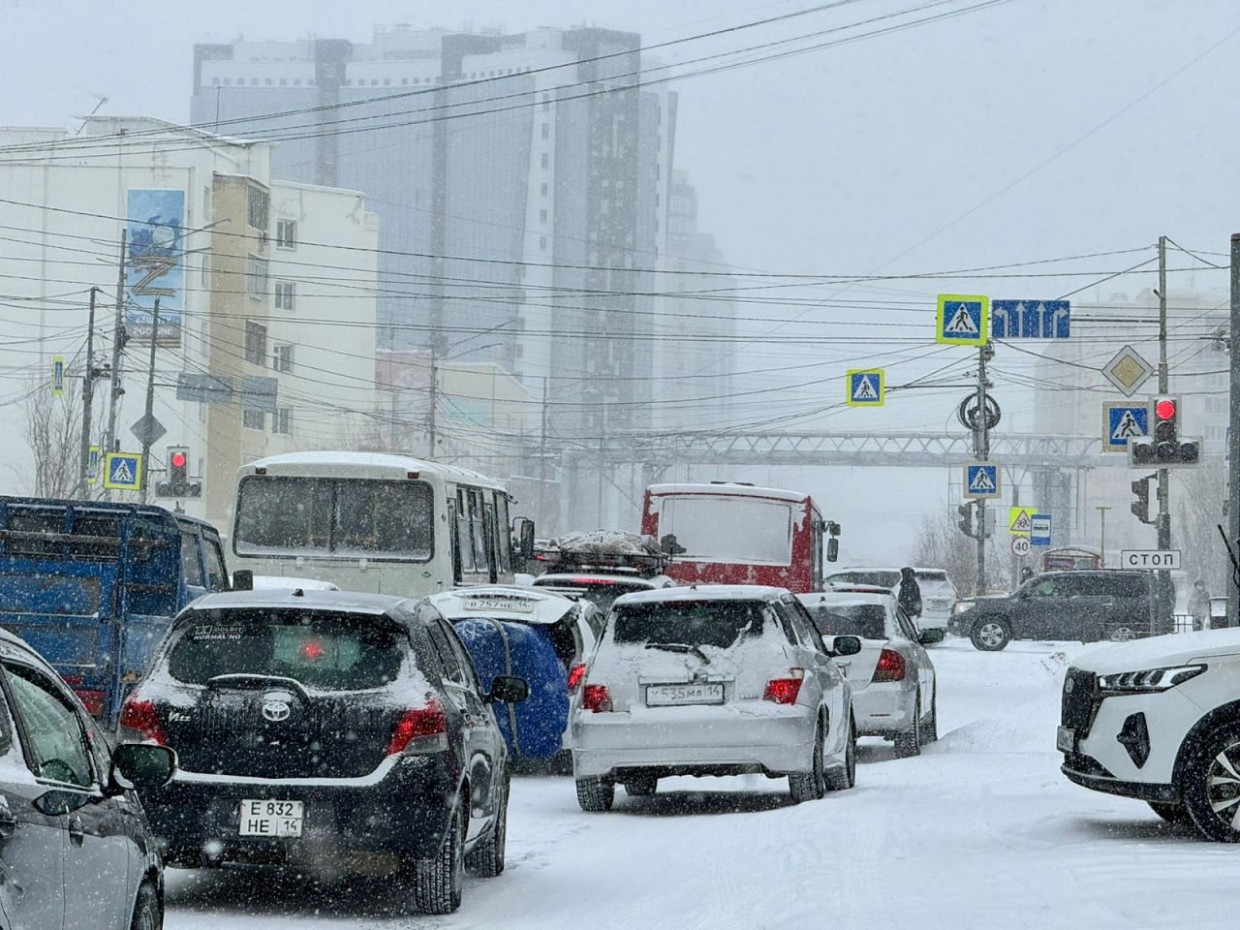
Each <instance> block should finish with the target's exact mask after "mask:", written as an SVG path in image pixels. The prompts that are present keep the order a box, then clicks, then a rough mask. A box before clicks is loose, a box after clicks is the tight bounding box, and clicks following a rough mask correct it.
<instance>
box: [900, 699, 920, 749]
mask: <svg viewBox="0 0 1240 930" xmlns="http://www.w3.org/2000/svg"><path fill="white" fill-rule="evenodd" d="M895 745H896V758H897V759H907V758H908V757H909V756H917V755H921V701H920V700H918V701H917V704H916V705H915V706H914V707H913V722H912V723H911V724H910V725H909V728H908V729H907V730H905V731H904V732H903V733H897V734H896V738H895Z"/></svg>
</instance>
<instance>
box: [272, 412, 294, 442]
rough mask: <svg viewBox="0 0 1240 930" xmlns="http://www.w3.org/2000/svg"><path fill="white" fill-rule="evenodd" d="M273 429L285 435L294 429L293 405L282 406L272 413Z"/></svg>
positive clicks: (274, 431)
mask: <svg viewBox="0 0 1240 930" xmlns="http://www.w3.org/2000/svg"><path fill="white" fill-rule="evenodd" d="M271 431H272V432H273V433H284V434H285V435H288V434H289V433H291V432H292V431H293V410H292V408H291V407H281V408H280V409H279V410H277V411H276V412H275V413H273V414H272V415H271Z"/></svg>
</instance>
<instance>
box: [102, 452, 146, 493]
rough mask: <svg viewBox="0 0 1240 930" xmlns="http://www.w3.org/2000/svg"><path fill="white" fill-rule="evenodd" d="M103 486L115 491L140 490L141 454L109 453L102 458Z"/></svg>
mask: <svg viewBox="0 0 1240 930" xmlns="http://www.w3.org/2000/svg"><path fill="white" fill-rule="evenodd" d="M103 486H104V487H105V488H112V489H113V490H117V491H140V490H142V454H141V453H140V452H109V453H108V454H107V455H105V456H104V457H103Z"/></svg>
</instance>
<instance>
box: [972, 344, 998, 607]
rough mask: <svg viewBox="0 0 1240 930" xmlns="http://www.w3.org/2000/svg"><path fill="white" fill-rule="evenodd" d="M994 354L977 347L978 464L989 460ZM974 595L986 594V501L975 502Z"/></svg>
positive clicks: (975, 433)
mask: <svg viewBox="0 0 1240 930" xmlns="http://www.w3.org/2000/svg"><path fill="white" fill-rule="evenodd" d="M993 352H994V349H992V348H991V347H990V346H989V345H981V346H978V347H977V419H976V421H975V422H974V424H973V453H974V455H976V456H977V460H978V461H979V462H985V461H987V460H988V459H989V458H990V415H989V413H988V412H987V410H986V387H987V382H986V360H987V359H988V358H989V357H990V356H991V354H992V353H993ZM973 593H974V594H985V593H986V501H985V500H984V499H982V498H979V499H978V501H977V581H976V583H975V585H974V592H973Z"/></svg>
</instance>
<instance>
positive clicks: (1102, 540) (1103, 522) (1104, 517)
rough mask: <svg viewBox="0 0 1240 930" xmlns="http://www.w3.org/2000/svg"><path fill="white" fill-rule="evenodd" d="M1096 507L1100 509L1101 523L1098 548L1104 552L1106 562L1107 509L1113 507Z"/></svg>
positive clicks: (1103, 559) (1103, 557)
mask: <svg viewBox="0 0 1240 930" xmlns="http://www.w3.org/2000/svg"><path fill="white" fill-rule="evenodd" d="M1094 509H1095V510H1097V511H1098V518H1099V521H1100V524H1101V526H1100V529H1099V541H1098V549H1099V551H1101V552H1102V561H1103V564H1105V563H1106V558H1107V511H1108V510H1110V509H1111V508H1110V507H1095V508H1094Z"/></svg>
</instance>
